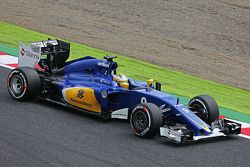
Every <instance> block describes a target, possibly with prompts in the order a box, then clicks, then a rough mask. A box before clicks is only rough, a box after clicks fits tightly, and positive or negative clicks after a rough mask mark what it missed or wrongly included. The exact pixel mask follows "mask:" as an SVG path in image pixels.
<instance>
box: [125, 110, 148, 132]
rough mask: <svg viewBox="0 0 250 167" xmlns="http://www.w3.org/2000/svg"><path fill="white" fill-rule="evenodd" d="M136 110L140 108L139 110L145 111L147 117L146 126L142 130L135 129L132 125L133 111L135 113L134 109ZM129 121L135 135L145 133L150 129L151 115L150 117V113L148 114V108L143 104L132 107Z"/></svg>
mask: <svg viewBox="0 0 250 167" xmlns="http://www.w3.org/2000/svg"><path fill="white" fill-rule="evenodd" d="M138 110H140V111H142V112H144V113H146V114H147V118H148V125H147V127H146V128H145V129H144V130H142V131H141V132H138V131H137V130H136V129H135V127H134V125H133V121H132V119H133V115H134V113H135V112H136V111H138ZM130 122H132V123H131V127H132V129H133V132H134V133H135V134H136V135H139V136H143V135H144V134H146V133H147V132H148V131H149V130H150V127H151V117H150V114H149V112H148V109H147V108H146V107H145V106H143V105H138V106H136V107H135V108H134V110H133V111H132V115H131V117H130Z"/></svg>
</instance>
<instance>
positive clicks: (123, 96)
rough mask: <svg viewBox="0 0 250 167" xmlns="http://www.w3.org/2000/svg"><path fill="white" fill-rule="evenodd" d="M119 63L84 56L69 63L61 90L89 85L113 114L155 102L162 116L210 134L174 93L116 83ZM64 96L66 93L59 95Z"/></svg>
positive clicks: (136, 83) (143, 84)
mask: <svg viewBox="0 0 250 167" xmlns="http://www.w3.org/2000/svg"><path fill="white" fill-rule="evenodd" d="M117 67H118V65H117V63H116V62H110V61H107V60H100V59H95V58H93V57H89V56H88V57H84V58H81V59H77V60H74V61H70V62H68V63H66V65H65V68H64V78H63V82H62V83H61V84H58V89H59V90H63V89H65V88H71V87H86V88H92V89H94V94H95V96H96V99H97V101H98V102H99V103H100V106H101V112H106V113H112V112H113V111H116V110H119V109H123V108H129V111H132V110H133V108H135V107H136V106H137V105H138V104H140V103H142V102H150V103H154V104H155V105H157V106H158V107H160V109H161V111H162V115H163V116H165V117H174V118H176V119H177V120H178V121H179V122H180V123H183V124H186V125H187V127H188V128H189V129H191V130H192V131H193V133H194V135H199V134H211V133H212V132H211V127H210V126H209V125H208V124H207V123H205V122H204V121H203V120H201V119H200V118H199V117H198V116H197V115H195V114H194V113H193V112H192V111H191V110H190V109H189V108H188V107H187V106H184V105H182V104H177V101H178V99H177V98H175V97H174V96H172V95H170V94H168V93H165V92H161V91H158V90H156V89H154V88H153V86H151V87H150V88H147V84H146V82H140V81H135V80H133V79H129V84H130V86H129V89H125V88H123V87H121V86H119V85H118V84H117V82H116V81H114V80H113V79H112V78H113V77H112V74H113V73H114V71H116V69H117ZM102 91H106V92H107V94H108V96H107V98H103V97H102V96H101V92H102ZM60 96H61V97H63V95H62V94H61V95H60Z"/></svg>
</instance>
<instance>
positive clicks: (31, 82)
mask: <svg viewBox="0 0 250 167" xmlns="http://www.w3.org/2000/svg"><path fill="white" fill-rule="evenodd" d="M40 86H41V81H40V77H39V75H38V73H37V72H36V70H35V69H33V68H29V67H22V68H17V69H14V70H12V71H11V72H10V73H9V75H8V80H7V87H8V91H9V93H10V95H11V97H13V98H14V99H15V100H19V101H24V100H30V99H31V98H33V97H35V96H37V95H38V94H39V93H40Z"/></svg>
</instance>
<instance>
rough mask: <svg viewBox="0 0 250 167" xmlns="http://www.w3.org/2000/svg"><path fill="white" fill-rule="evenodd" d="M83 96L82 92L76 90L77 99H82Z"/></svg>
mask: <svg viewBox="0 0 250 167" xmlns="http://www.w3.org/2000/svg"><path fill="white" fill-rule="evenodd" d="M83 94H84V90H82V89H80V90H78V93H77V97H78V98H80V99H81V98H83V97H84V96H83Z"/></svg>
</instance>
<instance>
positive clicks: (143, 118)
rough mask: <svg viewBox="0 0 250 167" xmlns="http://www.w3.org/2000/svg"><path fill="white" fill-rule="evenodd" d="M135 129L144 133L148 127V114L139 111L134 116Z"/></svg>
mask: <svg viewBox="0 0 250 167" xmlns="http://www.w3.org/2000/svg"><path fill="white" fill-rule="evenodd" d="M133 125H134V128H135V129H136V130H138V131H143V130H144V129H146V127H147V126H148V118H147V114H146V113H145V112H143V111H137V112H136V113H135V114H134V116H133Z"/></svg>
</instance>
